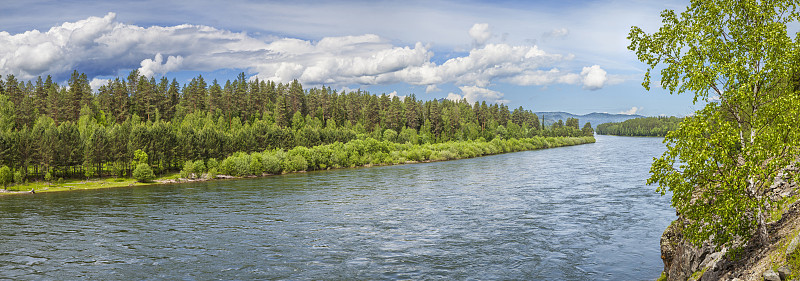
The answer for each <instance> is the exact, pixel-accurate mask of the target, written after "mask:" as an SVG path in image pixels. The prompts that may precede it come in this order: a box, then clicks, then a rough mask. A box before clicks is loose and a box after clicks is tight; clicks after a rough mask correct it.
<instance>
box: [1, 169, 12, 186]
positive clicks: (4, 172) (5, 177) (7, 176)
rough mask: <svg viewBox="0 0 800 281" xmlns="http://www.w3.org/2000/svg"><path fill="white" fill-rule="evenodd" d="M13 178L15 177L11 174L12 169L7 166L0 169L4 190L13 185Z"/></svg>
mask: <svg viewBox="0 0 800 281" xmlns="http://www.w3.org/2000/svg"><path fill="white" fill-rule="evenodd" d="M13 177H14V175H13V174H12V173H11V168H9V167H8V166H5V165H4V166H3V167H0V184H3V188H6V187H7V186H8V185H9V184H11V180H12V179H13Z"/></svg>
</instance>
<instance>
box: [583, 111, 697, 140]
mask: <svg viewBox="0 0 800 281" xmlns="http://www.w3.org/2000/svg"><path fill="white" fill-rule="evenodd" d="M682 120H683V118H678V117H675V116H671V117H645V118H635V119H628V120H625V121H623V122H611V123H603V124H600V125H597V133H598V134H601V135H615V136H632V137H664V136H666V135H667V133H669V132H671V131H674V130H676V129H678V126H679V124H680V123H681V121H682Z"/></svg>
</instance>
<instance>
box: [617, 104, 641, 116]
mask: <svg viewBox="0 0 800 281" xmlns="http://www.w3.org/2000/svg"><path fill="white" fill-rule="evenodd" d="M642 109H644V108H641V107H635V106H634V107H631V109H628V110H624V111H620V112H619V113H618V114H625V115H634V114H636V113H638V112H640V111H642Z"/></svg>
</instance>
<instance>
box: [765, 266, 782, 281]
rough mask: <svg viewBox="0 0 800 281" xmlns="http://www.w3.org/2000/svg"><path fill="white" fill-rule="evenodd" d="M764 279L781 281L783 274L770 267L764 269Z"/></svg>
mask: <svg viewBox="0 0 800 281" xmlns="http://www.w3.org/2000/svg"><path fill="white" fill-rule="evenodd" d="M764 281H781V276H780V275H778V273H777V272H775V271H774V270H772V269H770V270H767V271H764Z"/></svg>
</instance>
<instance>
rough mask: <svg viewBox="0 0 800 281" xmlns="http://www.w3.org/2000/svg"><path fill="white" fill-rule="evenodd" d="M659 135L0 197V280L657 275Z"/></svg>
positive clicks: (662, 211)
mask: <svg viewBox="0 0 800 281" xmlns="http://www.w3.org/2000/svg"><path fill="white" fill-rule="evenodd" d="M663 150H664V147H663V144H661V140H660V139H655V138H624V137H609V136H598V137H597V143H595V144H587V145H580V146H574V147H564V148H556V149H548V150H539V151H528V152H520V153H511V154H504V155H495V156H489V157H482V158H475V159H467V160H458V161H449V162H438V163H425V164H414V165H402V166H390V167H378V168H366V169H346V170H337V171H325V172H313V173H302V174H292V175H284V176H276V177H268V178H260V179H249V180H230V181H217V182H208V183H196V184H183V185H164V186H151V187H139V188H117V189H109V190H93V191H79V192H68V193H58V194H36V195H35V196H11V197H8V196H7V197H2V198H0V219H2V227H0V279H2V278H10V279H100V280H120V279H123V280H128V279H226V280H228V279H527V280H536V279H539V280H586V279H595V280H596V279H601V280H603V279H605V280H644V279H654V278H656V277H658V275H659V272H660V271H661V269H662V266H663V265H662V263H661V260H660V252H659V238H660V235H661V233H662V231H663V230H664V228H665V227H666V226H667V225H668V224H669V222H670V221H671V220H672V219H673V218H674V211H671V209H670V207H669V198H667V197H661V196H659V195H658V194H656V193H655V192H654V187H651V186H645V185H644V182H645V179H646V178H647V175H648V174H647V172H648V170H649V164H650V162H651V161H652V157H654V156H657V155H659V154H660V153H661V152H662V151H663Z"/></svg>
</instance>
